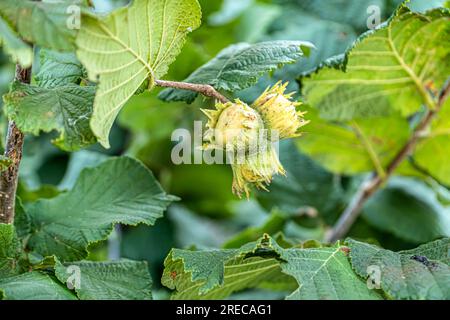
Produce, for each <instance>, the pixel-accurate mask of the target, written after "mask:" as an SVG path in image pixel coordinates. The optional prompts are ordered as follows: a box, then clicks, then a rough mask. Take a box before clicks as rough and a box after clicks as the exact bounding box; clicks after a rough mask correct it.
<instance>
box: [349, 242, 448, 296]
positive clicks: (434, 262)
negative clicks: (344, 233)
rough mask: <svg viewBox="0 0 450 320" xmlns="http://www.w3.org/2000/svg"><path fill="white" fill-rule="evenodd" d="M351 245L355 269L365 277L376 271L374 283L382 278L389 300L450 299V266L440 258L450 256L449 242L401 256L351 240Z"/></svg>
mask: <svg viewBox="0 0 450 320" xmlns="http://www.w3.org/2000/svg"><path fill="white" fill-rule="evenodd" d="M347 242H348V245H349V247H350V258H351V263H352V266H353V268H354V270H355V271H356V272H357V273H358V274H359V275H360V276H362V277H364V278H367V277H368V276H369V275H370V274H371V273H372V272H374V274H373V276H375V279H374V280H376V278H377V277H378V280H379V281H380V282H379V284H380V286H381V289H382V290H383V291H384V292H385V294H386V295H387V296H388V297H391V298H394V299H417V300H423V299H432V300H435V299H444V300H446V299H447V300H448V299H450V267H449V266H448V265H447V264H445V263H443V262H441V261H439V260H441V259H440V258H441V257H439V258H438V257H437V256H436V254H437V253H438V254H443V255H445V254H446V255H448V249H449V241H448V239H447V240H444V241H437V242H433V243H430V244H426V245H423V246H421V247H419V248H417V249H416V250H409V251H404V252H399V253H396V252H392V251H389V250H385V249H381V248H378V247H375V246H373V245H369V244H367V243H362V242H358V241H355V240H351V239H350V240H347ZM438 247H439V248H438ZM445 250H446V251H445ZM428 255H429V256H428ZM373 276H371V278H372V279H373Z"/></svg>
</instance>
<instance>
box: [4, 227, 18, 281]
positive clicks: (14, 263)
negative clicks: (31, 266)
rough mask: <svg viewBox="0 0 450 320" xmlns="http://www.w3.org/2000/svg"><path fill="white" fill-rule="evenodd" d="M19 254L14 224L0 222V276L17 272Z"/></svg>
mask: <svg viewBox="0 0 450 320" xmlns="http://www.w3.org/2000/svg"><path fill="white" fill-rule="evenodd" d="M19 256H20V242H19V240H18V239H17V236H16V232H15V230H14V226H13V225H11V224H3V223H0V277H5V276H8V275H12V274H15V273H17V271H18V270H19V265H18V261H19Z"/></svg>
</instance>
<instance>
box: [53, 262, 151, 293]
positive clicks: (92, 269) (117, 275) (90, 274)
mask: <svg viewBox="0 0 450 320" xmlns="http://www.w3.org/2000/svg"><path fill="white" fill-rule="evenodd" d="M55 272H56V276H57V277H58V279H59V280H60V281H61V282H63V283H69V284H70V285H71V287H73V288H74V290H75V291H76V293H77V295H78V297H79V298H80V299H81V300H149V299H151V298H152V294H151V290H150V289H151V285H152V280H151V277H150V274H149V272H148V266H147V263H146V262H137V261H111V262H91V261H81V262H70V263H65V264H62V263H60V262H57V263H56V266H55ZM74 275H79V276H80V278H79V279H77V280H75V279H74V278H73V276H74ZM78 280H79V282H78V283H77V281H78ZM78 285H79V287H78Z"/></svg>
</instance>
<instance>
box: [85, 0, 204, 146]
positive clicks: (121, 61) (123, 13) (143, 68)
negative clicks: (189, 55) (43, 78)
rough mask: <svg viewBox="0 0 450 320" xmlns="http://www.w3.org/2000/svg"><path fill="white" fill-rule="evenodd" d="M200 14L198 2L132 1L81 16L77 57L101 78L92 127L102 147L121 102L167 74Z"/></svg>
mask: <svg viewBox="0 0 450 320" xmlns="http://www.w3.org/2000/svg"><path fill="white" fill-rule="evenodd" d="M200 16H201V11H200V6H199V4H198V2H197V0H135V1H134V2H133V4H132V5H131V6H129V7H126V8H121V9H118V10H116V11H114V12H113V13H111V14H110V15H108V16H107V17H105V18H94V17H92V16H90V15H85V16H83V21H82V25H83V27H82V29H81V30H80V32H79V34H78V37H77V41H76V43H77V46H78V51H77V55H78V57H79V59H80V60H81V62H82V63H83V64H84V65H85V66H86V68H87V70H88V75H89V78H90V79H91V80H92V81H99V85H98V90H97V94H96V98H95V102H94V114H93V118H92V120H91V127H92V130H93V131H94V133H95V135H96V136H97V137H98V138H99V141H100V142H101V143H102V144H103V145H104V146H106V147H108V146H109V142H108V134H109V131H110V129H111V126H112V124H113V122H114V119H115V118H116V116H117V114H118V113H119V111H120V109H121V108H122V106H123V105H124V104H125V103H126V102H127V101H128V99H129V98H130V97H131V96H132V95H133V94H134V93H135V92H136V91H137V90H138V89H139V88H140V87H141V85H143V84H144V82H146V80H149V81H150V84H149V87H152V86H153V82H154V80H155V79H158V78H161V77H162V76H164V75H165V74H166V73H167V70H168V68H169V65H170V64H171V63H172V62H173V61H174V60H175V57H176V56H177V55H178V54H179V52H180V51H181V48H182V46H183V44H184V42H185V38H186V35H187V34H188V33H189V32H191V31H192V30H193V29H196V28H197V27H198V26H199V25H200Z"/></svg>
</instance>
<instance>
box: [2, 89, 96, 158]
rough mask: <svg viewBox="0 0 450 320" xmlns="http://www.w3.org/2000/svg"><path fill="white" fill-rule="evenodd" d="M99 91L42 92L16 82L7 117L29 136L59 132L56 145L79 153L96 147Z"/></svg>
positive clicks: (7, 105)
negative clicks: (94, 123)
mask: <svg viewBox="0 0 450 320" xmlns="http://www.w3.org/2000/svg"><path fill="white" fill-rule="evenodd" d="M94 95H95V87H92V86H85V87H81V86H78V85H74V84H70V85H65V86H61V87H60V86H58V87H55V88H41V87H37V86H34V85H27V84H24V83H20V82H17V81H16V82H14V83H13V85H12V87H11V91H10V93H9V94H7V95H5V96H4V101H5V107H4V110H5V113H6V115H7V116H8V117H9V118H10V119H12V120H14V122H15V123H16V124H17V126H18V127H19V128H20V129H21V130H22V131H23V132H26V133H32V134H34V135H39V133H40V132H41V131H44V132H51V131H53V130H57V131H59V132H60V136H59V137H58V138H57V139H55V140H54V141H53V142H54V143H55V144H56V145H57V146H58V147H60V148H61V149H64V150H76V149H79V148H81V147H85V146H88V145H90V144H93V143H95V141H96V139H95V137H94V135H93V134H92V131H91V129H90V127H89V119H90V117H91V115H92V104H93V100H94Z"/></svg>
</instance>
